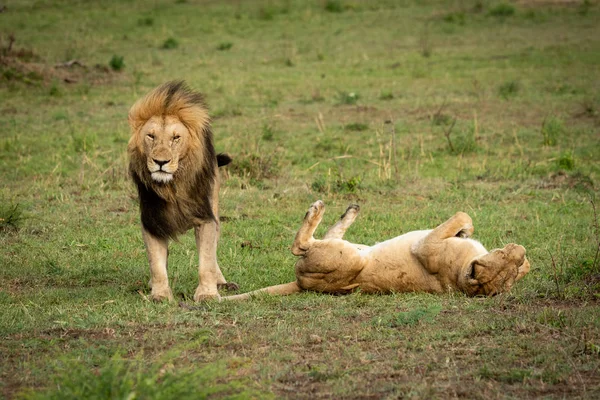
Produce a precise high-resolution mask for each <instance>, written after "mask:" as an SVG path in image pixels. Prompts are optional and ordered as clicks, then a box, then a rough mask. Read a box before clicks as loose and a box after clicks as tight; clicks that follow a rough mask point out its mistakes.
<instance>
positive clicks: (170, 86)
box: [129, 81, 212, 184]
mask: <svg viewBox="0 0 600 400" xmlns="http://www.w3.org/2000/svg"><path fill="white" fill-rule="evenodd" d="M129 124H130V126H131V130H132V136H131V140H130V141H129V153H130V156H131V159H132V161H133V166H134V169H144V166H145V169H147V171H146V172H144V171H139V170H138V171H136V172H137V173H138V174H139V175H141V176H140V178H141V179H143V180H144V176H148V178H146V179H148V181H149V182H154V183H158V184H164V183H168V182H171V181H172V180H173V179H174V177H175V176H176V172H177V171H178V170H181V168H182V167H183V166H184V165H185V164H186V161H188V160H187V159H188V158H189V157H190V154H192V155H195V156H194V157H193V158H194V159H193V160H190V162H189V163H187V164H193V166H194V168H199V167H201V166H202V165H201V164H202V163H203V162H204V157H203V156H199V155H200V154H204V153H206V151H209V152H212V149H206V148H205V147H206V146H207V143H210V136H211V134H210V126H209V117H208V112H207V109H206V106H205V104H204V100H203V98H202V95H200V94H199V93H197V92H193V91H192V90H190V89H189V88H188V87H187V86H186V85H185V84H184V83H183V82H180V81H179V82H168V83H166V84H164V85H161V86H159V87H157V88H156V89H154V90H153V91H151V92H150V93H148V94H147V95H146V96H144V97H143V98H141V99H140V100H139V101H137V102H136V103H135V104H134V105H133V107H131V110H130V111H129ZM210 146H212V144H210Z"/></svg>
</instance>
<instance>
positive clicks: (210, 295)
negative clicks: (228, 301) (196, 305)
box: [194, 286, 221, 302]
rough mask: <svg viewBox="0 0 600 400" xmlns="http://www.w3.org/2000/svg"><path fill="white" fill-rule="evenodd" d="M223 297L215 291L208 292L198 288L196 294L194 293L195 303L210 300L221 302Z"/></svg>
mask: <svg viewBox="0 0 600 400" xmlns="http://www.w3.org/2000/svg"><path fill="white" fill-rule="evenodd" d="M220 298H221V296H220V295H219V292H217V291H216V288H215V290H208V289H206V288H204V287H200V286H198V288H197V289H196V293H194V301H196V302H199V301H208V300H219V299H220Z"/></svg>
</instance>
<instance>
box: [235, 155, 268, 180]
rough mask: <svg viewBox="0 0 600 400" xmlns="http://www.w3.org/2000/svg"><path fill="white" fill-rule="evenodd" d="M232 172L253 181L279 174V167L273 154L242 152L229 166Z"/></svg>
mask: <svg viewBox="0 0 600 400" xmlns="http://www.w3.org/2000/svg"><path fill="white" fill-rule="evenodd" d="M228 168H229V170H230V171H231V173H232V174H235V175H238V176H240V177H242V178H247V179H250V180H251V181H253V182H259V181H263V180H264V179H269V178H273V177H275V176H277V173H278V167H277V164H276V161H275V160H274V156H273V155H259V154H255V153H250V154H240V155H238V156H237V157H236V159H235V162H234V163H232V164H231V165H230V166H229V167H228Z"/></svg>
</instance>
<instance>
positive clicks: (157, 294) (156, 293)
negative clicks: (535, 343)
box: [150, 287, 173, 302]
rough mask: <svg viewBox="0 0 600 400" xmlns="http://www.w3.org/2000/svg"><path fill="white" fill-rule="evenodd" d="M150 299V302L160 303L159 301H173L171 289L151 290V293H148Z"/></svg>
mask: <svg viewBox="0 0 600 400" xmlns="http://www.w3.org/2000/svg"><path fill="white" fill-rule="evenodd" d="M150 299H152V301H156V302H161V301H165V300H166V301H173V293H172V292H171V289H169V288H168V287H167V288H163V289H155V288H152V292H151V293H150Z"/></svg>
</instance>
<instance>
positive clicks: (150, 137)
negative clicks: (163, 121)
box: [146, 133, 154, 140]
mask: <svg viewBox="0 0 600 400" xmlns="http://www.w3.org/2000/svg"><path fill="white" fill-rule="evenodd" d="M146 137H147V138H148V139H150V140H154V135H153V134H151V133H149V134H147V135H146Z"/></svg>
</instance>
